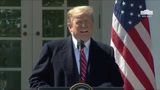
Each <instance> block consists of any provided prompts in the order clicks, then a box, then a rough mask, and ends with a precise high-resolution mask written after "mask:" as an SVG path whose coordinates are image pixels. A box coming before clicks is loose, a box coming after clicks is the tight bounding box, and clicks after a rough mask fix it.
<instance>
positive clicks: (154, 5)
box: [146, 0, 160, 89]
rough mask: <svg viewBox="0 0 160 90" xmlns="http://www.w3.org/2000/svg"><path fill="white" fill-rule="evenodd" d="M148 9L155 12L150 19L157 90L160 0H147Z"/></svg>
mask: <svg viewBox="0 0 160 90" xmlns="http://www.w3.org/2000/svg"><path fill="white" fill-rule="evenodd" d="M146 1H147V3H146V4H147V9H149V10H153V16H151V17H149V20H150V28H151V29H150V30H151V37H152V47H153V58H154V65H155V75H156V83H157V89H160V6H159V5H160V0H146Z"/></svg>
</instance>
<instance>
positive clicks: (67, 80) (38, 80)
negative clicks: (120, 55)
mask: <svg viewBox="0 0 160 90" xmlns="http://www.w3.org/2000/svg"><path fill="white" fill-rule="evenodd" d="M89 50H90V51H89V60H88V69H87V80H86V83H87V84H89V85H91V86H94V87H96V86H99V85H101V84H103V83H111V84H112V85H113V86H122V85H123V80H122V78H121V75H120V72H119V68H118V66H117V64H116V63H115V60H114V54H113V53H114V52H113V48H111V47H110V46H108V45H104V44H102V43H98V42H96V41H94V40H93V39H91V43H90V49H89ZM78 82H79V73H78V69H77V65H76V60H75V55H74V50H73V42H72V39H71V37H69V38H67V39H65V40H58V41H53V42H49V43H47V44H45V45H44V47H43V50H42V52H41V55H40V59H39V61H38V63H37V64H36V66H35V68H34V70H33V74H32V75H31V76H30V78H29V83H30V87H31V88H38V87H41V86H44V87H46V86H51V87H59V86H65V87H68V86H72V85H73V84H75V83H78Z"/></svg>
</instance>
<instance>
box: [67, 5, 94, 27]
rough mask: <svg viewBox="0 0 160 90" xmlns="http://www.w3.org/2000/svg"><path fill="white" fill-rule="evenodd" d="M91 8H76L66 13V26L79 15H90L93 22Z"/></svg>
mask: <svg viewBox="0 0 160 90" xmlns="http://www.w3.org/2000/svg"><path fill="white" fill-rule="evenodd" d="M93 12H94V10H93V8H92V7H90V6H76V7H73V8H72V9H70V10H69V11H68V13H67V24H68V25H69V24H70V23H71V19H72V18H73V17H74V16H76V15H80V14H87V15H90V16H91V18H92V20H93Z"/></svg>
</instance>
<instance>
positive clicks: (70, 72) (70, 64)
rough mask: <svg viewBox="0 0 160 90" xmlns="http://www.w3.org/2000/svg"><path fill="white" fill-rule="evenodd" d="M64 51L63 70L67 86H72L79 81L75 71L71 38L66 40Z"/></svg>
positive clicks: (76, 70) (75, 65)
mask: <svg viewBox="0 0 160 90" xmlns="http://www.w3.org/2000/svg"><path fill="white" fill-rule="evenodd" d="M64 47H65V48H64V51H65V53H66V56H65V57H66V60H65V69H66V71H67V77H68V84H71V85H73V84H74V83H77V82H78V80H79V74H78V69H77V64H76V60H75V55H74V50H73V43H72V39H71V37H69V38H67V40H66V43H65V46H64ZM69 86H70V85H69Z"/></svg>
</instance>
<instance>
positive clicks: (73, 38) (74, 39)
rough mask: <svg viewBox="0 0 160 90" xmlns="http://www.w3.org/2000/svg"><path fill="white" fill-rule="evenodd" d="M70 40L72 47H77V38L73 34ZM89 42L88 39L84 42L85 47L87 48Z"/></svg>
mask: <svg viewBox="0 0 160 90" xmlns="http://www.w3.org/2000/svg"><path fill="white" fill-rule="evenodd" d="M72 41H73V44H74V47H75V48H78V47H77V42H78V40H77V39H76V38H75V37H74V36H73V35H72ZM90 42H91V40H90V39H89V40H88V41H87V42H84V44H85V47H86V48H89V45H90Z"/></svg>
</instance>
